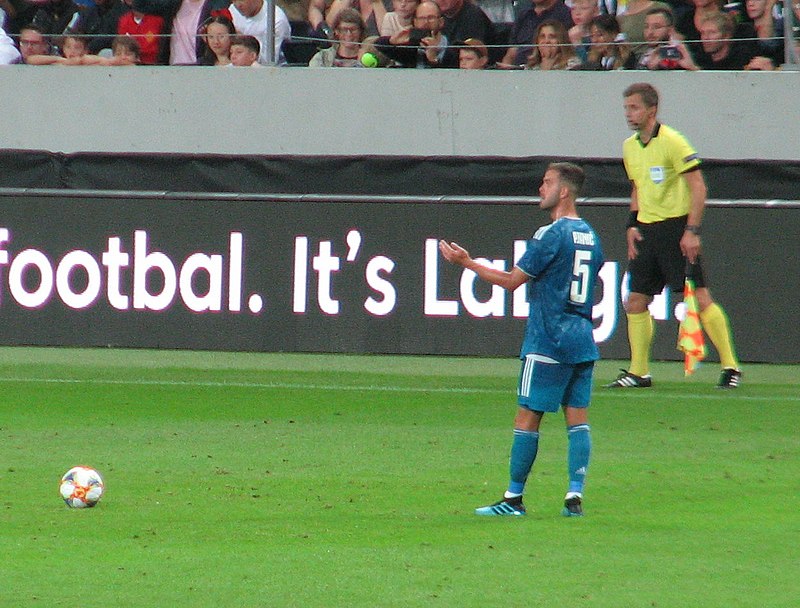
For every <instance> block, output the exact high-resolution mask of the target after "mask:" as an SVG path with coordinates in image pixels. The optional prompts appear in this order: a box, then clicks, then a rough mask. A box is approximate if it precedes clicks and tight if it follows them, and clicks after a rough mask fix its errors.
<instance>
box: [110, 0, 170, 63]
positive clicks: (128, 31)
mask: <svg viewBox="0 0 800 608" xmlns="http://www.w3.org/2000/svg"><path fill="white" fill-rule="evenodd" d="M125 3H126V4H127V5H128V6H132V4H133V0H125ZM163 33H164V18H163V17H161V16H160V15H150V14H145V13H143V12H141V11H139V10H136V9H134V8H131V10H129V11H128V12H127V13H125V14H124V15H122V17H120V19H119V24H118V25H117V34H118V35H120V36H131V37H133V38H135V39H136V41H137V42H138V43H139V49H140V62H141V63H142V64H143V65H155V64H156V63H158V56H159V51H160V49H161V43H162V42H161V37H162V34H163ZM112 48H113V47H112Z"/></svg>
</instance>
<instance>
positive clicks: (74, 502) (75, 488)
mask: <svg viewBox="0 0 800 608" xmlns="http://www.w3.org/2000/svg"><path fill="white" fill-rule="evenodd" d="M59 491H60V492H61V498H63V499H64V502H65V503H67V506H68V507H72V508H73V509H83V508H85V507H93V506H95V505H96V504H97V503H98V502H99V500H100V498H102V496H103V492H104V491H105V484H104V483H103V478H102V477H100V473H98V472H97V471H95V470H94V469H93V468H91V467H83V466H81V467H72V468H71V469H70V470H69V471H67V472H66V473H64V476H63V477H62V478H61V485H60V486H59Z"/></svg>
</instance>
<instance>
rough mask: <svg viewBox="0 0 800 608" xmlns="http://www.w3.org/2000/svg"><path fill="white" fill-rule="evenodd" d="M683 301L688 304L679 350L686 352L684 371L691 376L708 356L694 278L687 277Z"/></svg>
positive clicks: (679, 330)
mask: <svg viewBox="0 0 800 608" xmlns="http://www.w3.org/2000/svg"><path fill="white" fill-rule="evenodd" d="M683 303H684V304H685V305H686V313H685V314H686V316H684V318H683V321H681V324H680V327H679V328H678V350H681V351H683V353H684V359H683V373H684V375H686V376H689V375H691V374H693V373H694V370H695V369H696V368H697V364H698V363H700V361H702V360H703V359H705V358H706V341H705V339H704V338H703V329H702V326H701V325H700V307H699V306H698V304H697V294H695V291H694V281H693V280H692V279H688V278H687V279H686V283H685V285H684V288H683Z"/></svg>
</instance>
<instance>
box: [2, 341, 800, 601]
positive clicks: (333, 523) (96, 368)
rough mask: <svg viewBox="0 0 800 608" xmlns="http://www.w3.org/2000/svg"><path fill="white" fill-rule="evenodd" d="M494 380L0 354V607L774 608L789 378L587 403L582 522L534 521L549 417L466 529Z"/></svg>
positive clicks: (755, 370)
mask: <svg viewBox="0 0 800 608" xmlns="http://www.w3.org/2000/svg"><path fill="white" fill-rule="evenodd" d="M616 367H617V365H616V364H615V362H601V363H600V364H599V365H598V369H597V372H596V375H595V380H596V382H597V384H598V385H599V384H600V383H601V382H603V381H608V380H610V379H612V378H613V377H614V376H615V375H616ZM517 369H518V362H517V361H516V360H514V359H504V360H498V359H472V358H463V359H460V358H434V357H386V356H335V355H286V354H241V353H239V354H231V353H228V354H225V353H190V352H154V351H109V350H99V349H98V350H73V349H28V348H3V349H0V390H2V401H1V402H0V403H2V405H0V487H2V497H0V553H1V554H2V556H3V559H2V562H0V606H3V607H13V608H16V607H31V606H37V607H46V608H50V607H54V606H81V608H91V607H95V606H97V607H100V606H102V607H109V606H115V607H116V606H118V607H140V606H142V607H145V606H165V607H179V606H186V607H192V608H196V607H205V606H214V607H228V606H237V607H262V606H264V607H267V606H269V607H290V606H298V607H301V606H302V607H317V606H318V607H338V606H365V607H366V606H370V607H398V608H400V607H416V606H420V607H422V606H424V607H431V606H434V607H436V606H441V607H447V608H449V607H453V608H455V607H471V606H476V607H485V606H520V607H539V606H541V607H550V606H562V607H566V606H570V607H575V606H578V607H580V606H586V607H591V608H602V607H608V608H628V607H630V608H638V607H665V608H686V607H695V606H698V607H704V608H708V607H725V608H728V607H736V606H748V607H749V606H752V607H754V608H765V607H767V608H778V607H786V608H789V607H792V608H794V607H796V606H797V605H798V597H800V593H799V592H798V589H800V587H798V581H799V580H800V570H799V569H798V564H800V551H798V544H799V543H800V517H798V515H797V509H798V489H799V488H800V486H799V485H798V473H800V465H799V464H798V463H800V441H799V440H798V428H800V390H799V389H800V373H798V367H797V366H765V365H750V366H746V367H745V376H744V384H743V386H742V387H741V388H740V389H738V390H736V391H730V392H728V391H719V390H716V389H714V388H713V385H714V384H715V382H716V379H717V370H716V366H715V365H713V364H706V365H705V366H703V367H702V368H701V369H700V370H699V371H698V373H697V374H696V375H695V376H693V377H691V378H689V379H684V378H683V377H682V365H681V364H680V363H659V364H657V365H656V366H655V370H654V377H655V379H656V386H655V387H654V388H653V389H650V390H641V391H639V390H628V391H607V390H603V389H599V388H598V389H597V390H596V391H595V393H594V397H593V404H592V409H591V412H590V419H591V424H592V433H593V460H592V464H591V467H590V470H589V476H588V482H587V490H586V494H585V502H584V505H585V510H586V517H584V518H582V519H572V518H569V519H568V518H564V517H562V516H561V515H560V509H561V506H562V499H563V495H564V491H565V489H566V470H565V469H566V465H565V450H566V434H565V432H564V425H563V418H562V417H561V416H560V415H557V416H556V415H554V416H551V417H548V418H547V419H546V420H545V423H544V425H543V428H542V434H541V437H542V438H541V442H540V450H539V458H538V460H537V462H536V465H535V467H534V471H533V473H532V476H531V480H530V481H529V485H528V489H527V492H526V504H527V506H528V509H529V513H528V515H527V517H524V518H480V517H476V516H474V515H473V509H474V508H475V507H477V506H481V505H483V504H486V503H488V502H492V501H494V500H496V499H497V497H498V496H499V494H500V493H501V492H502V491H503V490H504V489H505V484H506V482H507V462H508V450H509V446H510V441H511V421H512V418H513V415H514V411H515V408H516V405H515V397H514V390H515V385H516V375H517ZM77 464H87V465H91V466H94V467H96V468H97V469H99V470H100V471H101V472H102V473H103V475H104V477H105V480H106V495H105V497H104V498H103V500H102V501H101V502H100V504H99V505H98V506H97V507H96V508H94V509H84V510H72V509H69V508H67V507H66V506H65V505H64V504H63V502H62V501H61V500H60V498H59V496H58V488H57V486H58V480H59V478H60V476H61V475H62V474H63V473H64V472H65V471H66V470H67V469H69V468H70V467H71V466H74V465H77Z"/></svg>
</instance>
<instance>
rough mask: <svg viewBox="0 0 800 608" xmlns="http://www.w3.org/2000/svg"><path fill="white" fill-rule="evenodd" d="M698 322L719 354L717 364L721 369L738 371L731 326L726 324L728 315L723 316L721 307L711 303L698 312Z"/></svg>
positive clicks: (723, 312)
mask: <svg viewBox="0 0 800 608" xmlns="http://www.w3.org/2000/svg"><path fill="white" fill-rule="evenodd" d="M700 322H701V323H702V324H703V329H704V330H705V331H706V333H707V334H708V337H709V338H711V342H713V343H714V347H715V348H716V349H717V352H718V353H719V362H720V363H721V364H722V367H723V369H724V368H726V367H730V368H733V369H739V362H738V361H737V359H736V353H735V352H734V350H733V336H732V335H731V325H730V323H729V322H728V315H726V314H725V311H724V310H722V307H721V306H720V305H719V304H717V303H713V304H711V306H709V307H707V308H706V309H705V310H702V311H700Z"/></svg>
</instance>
